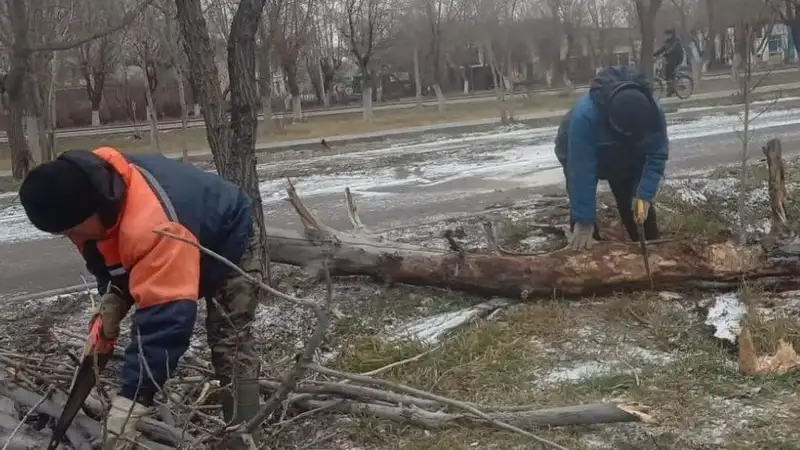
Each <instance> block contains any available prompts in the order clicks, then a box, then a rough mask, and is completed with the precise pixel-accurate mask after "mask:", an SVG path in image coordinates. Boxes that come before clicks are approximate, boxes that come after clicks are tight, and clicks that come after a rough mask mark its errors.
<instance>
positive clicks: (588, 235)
mask: <svg viewBox="0 0 800 450" xmlns="http://www.w3.org/2000/svg"><path fill="white" fill-rule="evenodd" d="M593 233H594V224H591V223H580V222H578V223H576V224H575V226H574V227H573V228H572V239H570V242H569V246H570V248H571V249H573V250H583V249H587V250H588V249H590V248H592V246H593V245H594V242H595V241H594V237H592V234H593Z"/></svg>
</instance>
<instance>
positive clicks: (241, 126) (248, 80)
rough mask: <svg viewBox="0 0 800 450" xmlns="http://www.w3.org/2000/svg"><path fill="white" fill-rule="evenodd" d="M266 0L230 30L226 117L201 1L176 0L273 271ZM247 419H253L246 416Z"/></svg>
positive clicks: (196, 81)
mask: <svg viewBox="0 0 800 450" xmlns="http://www.w3.org/2000/svg"><path fill="white" fill-rule="evenodd" d="M265 3H266V0H241V2H239V6H238V7H237V9H236V12H235V14H234V17H233V21H232V24H231V29H230V34H229V35H228V40H227V41H228V73H229V74H230V93H231V94H230V95H231V101H230V119H229V120H228V118H227V117H226V114H225V108H224V105H223V97H222V88H221V85H220V76H219V70H218V68H217V65H216V64H215V55H214V52H213V50H214V47H213V45H212V40H211V37H210V35H209V32H208V26H207V25H206V20H205V18H204V17H203V8H202V2H201V0H175V5H176V6H177V13H178V22H179V23H180V29H181V35H182V36H183V40H182V42H183V45H184V48H185V51H186V56H187V60H188V68H189V77H190V79H191V80H192V85H193V86H194V92H195V95H197V99H198V101H199V102H200V105H201V107H202V113H203V118H204V119H205V123H206V127H205V129H206V137H207V139H208V145H209V148H210V149H211V153H212V155H213V158H214V164H215V165H216V167H217V171H218V172H219V174H220V175H221V176H222V177H224V178H226V179H228V180H230V181H232V182H234V183H236V184H238V185H239V186H241V187H242V188H243V189H244V190H245V192H247V194H248V195H249V196H250V197H251V198H252V199H253V220H254V228H255V229H254V233H255V234H256V235H257V236H258V240H259V246H258V248H259V250H260V252H259V254H258V255H257V257H258V260H259V262H260V265H261V268H262V270H263V271H264V273H267V277H268V278H270V275H269V272H270V271H269V257H268V255H267V237H266V234H265V229H264V209H263V205H262V202H261V193H260V191H259V189H258V174H257V172H256V154H255V146H256V131H257V127H258V112H259V110H260V109H261V105H260V101H259V92H258V83H257V79H256V34H257V33H258V23H259V21H260V20H261V17H262V12H263V9H264V4H265ZM240 419H242V420H249V419H250V418H247V417H242V418H240Z"/></svg>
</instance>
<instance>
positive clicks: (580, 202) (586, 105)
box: [555, 67, 669, 250]
mask: <svg viewBox="0 0 800 450" xmlns="http://www.w3.org/2000/svg"><path fill="white" fill-rule="evenodd" d="M555 152H556V156H557V157H558V161H559V162H560V163H561V166H562V167H563V169H564V176H565V178H566V180H567V193H568V195H569V203H570V227H571V229H572V237H571V241H570V246H571V247H572V248H574V249H576V250H580V249H584V248H590V247H591V246H592V244H593V243H594V241H595V240H597V239H599V238H600V237H599V234H598V228H597V210H596V202H597V182H598V180H608V184H609V186H610V188H611V192H612V194H613V195H614V198H615V200H616V202H617V209H618V210H619V215H620V218H621V219H622V223H623V225H624V226H625V229H626V231H627V232H628V235H629V236H630V238H631V239H632V240H637V239H638V237H639V233H638V230H637V228H638V227H637V225H640V224H643V225H644V231H645V238H646V239H648V240H650V239H658V236H659V232H658V225H657V224H656V212H655V209H654V208H653V206H652V202H653V199H654V198H655V196H656V192H657V191H658V187H659V185H660V184H661V179H662V178H663V176H664V169H665V166H666V163H667V159H668V155H669V141H668V139H667V123H666V118H665V116H664V112H663V111H662V110H661V107H660V106H659V105H658V103H657V102H656V101H655V100H654V99H653V95H652V91H651V89H650V85H649V83H648V82H647V80H646V78H645V77H644V76H643V75H642V74H640V73H638V72H636V71H635V70H633V69H630V68H628V67H609V68H606V69H604V70H602V71H601V72H600V73H598V74H597V76H596V77H595V78H594V79H593V80H592V82H591V84H590V87H589V92H587V93H585V94H584V95H583V96H582V97H581V98H580V99H579V100H578V102H577V103H576V104H575V106H574V107H573V108H572V110H570V111H569V112H568V113H567V114H566V116H565V117H564V119H563V120H562V122H561V125H560V126H559V129H558V135H557V137H556V146H555ZM634 210H636V211H642V214H639V213H637V215H636V216H635V215H634Z"/></svg>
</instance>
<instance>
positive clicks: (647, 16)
mask: <svg viewBox="0 0 800 450" xmlns="http://www.w3.org/2000/svg"><path fill="white" fill-rule="evenodd" d="M635 1H636V14H637V15H638V16H639V30H640V31H641V35H642V53H641V60H640V65H639V70H640V71H641V72H642V73H644V74H645V75H646V76H647V77H648V78H652V76H653V46H654V44H655V21H656V14H657V13H658V10H659V9H661V3H662V1H663V0H635Z"/></svg>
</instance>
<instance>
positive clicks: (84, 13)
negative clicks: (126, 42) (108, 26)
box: [76, 1, 120, 126]
mask: <svg viewBox="0 0 800 450" xmlns="http://www.w3.org/2000/svg"><path fill="white" fill-rule="evenodd" d="M116 13H117V11H115V8H114V7H113V6H112V5H105V4H101V3H100V2H96V1H95V2H86V4H85V5H84V6H83V8H82V9H81V11H80V18H81V20H82V22H83V23H84V24H86V25H88V26H90V27H99V26H102V24H104V23H108V21H109V20H110V19H112V18H114V17H115V16H116ZM119 42H120V36H119V35H118V33H114V34H110V35H107V36H103V37H101V38H99V39H97V40H94V41H89V42H87V43H85V44H83V45H81V46H79V47H78V48H77V49H76V50H77V57H78V65H79V67H80V70H81V74H82V75H83V79H84V82H85V85H86V94H87V95H88V96H89V102H90V103H91V106H92V126H99V125H100V104H101V103H102V101H103V89H105V82H106V78H107V77H108V75H109V74H111V73H112V72H113V71H114V69H115V67H116V65H117V64H118V63H119V57H120V53H119V52H120V48H119Z"/></svg>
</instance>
